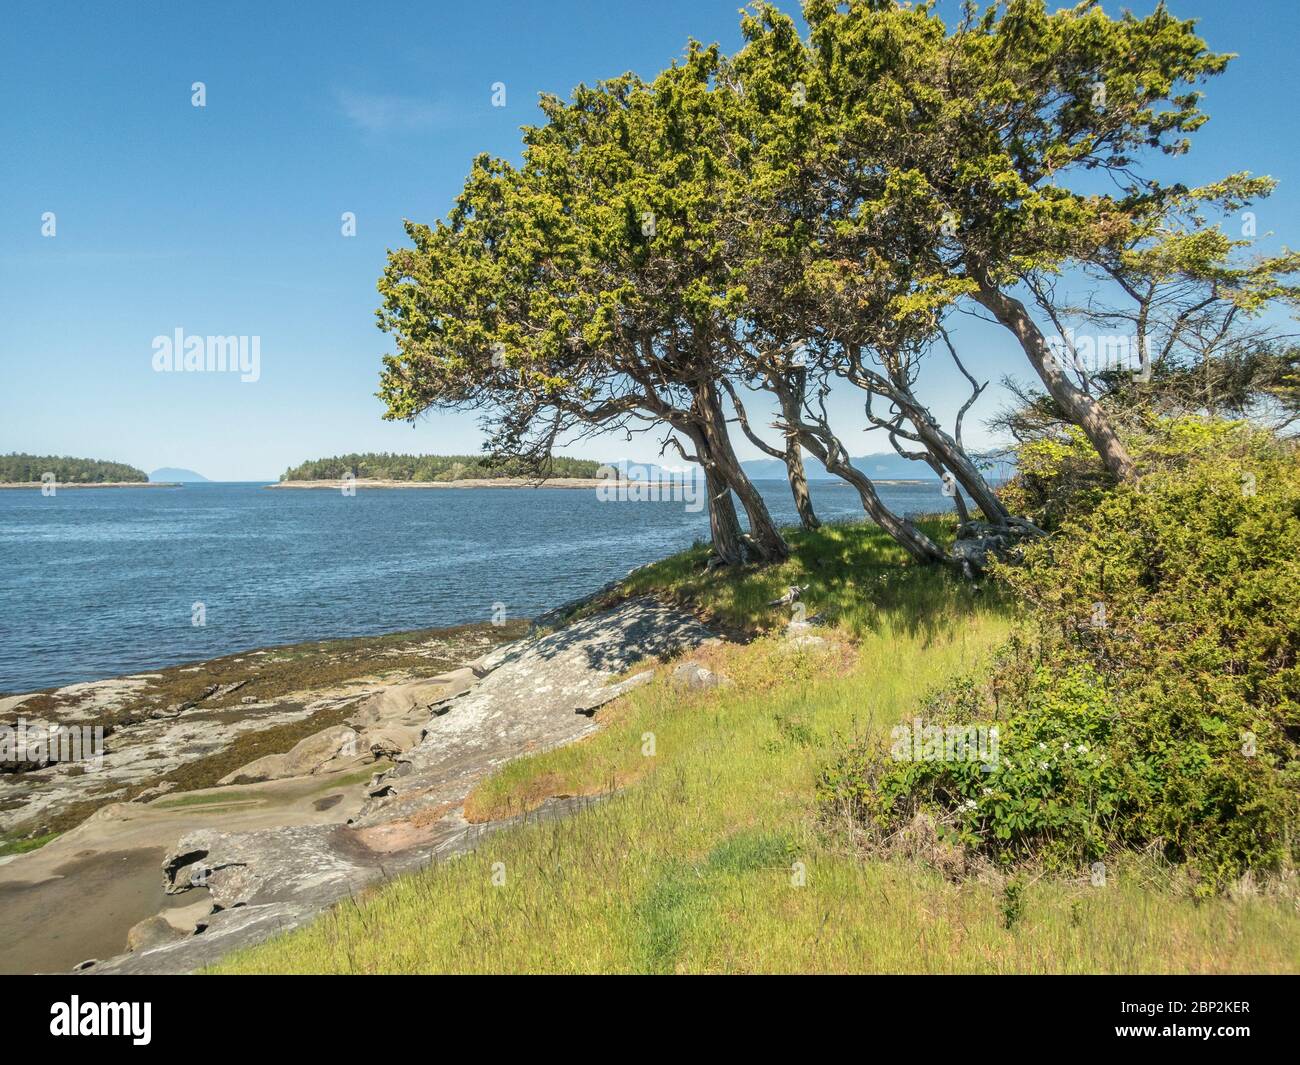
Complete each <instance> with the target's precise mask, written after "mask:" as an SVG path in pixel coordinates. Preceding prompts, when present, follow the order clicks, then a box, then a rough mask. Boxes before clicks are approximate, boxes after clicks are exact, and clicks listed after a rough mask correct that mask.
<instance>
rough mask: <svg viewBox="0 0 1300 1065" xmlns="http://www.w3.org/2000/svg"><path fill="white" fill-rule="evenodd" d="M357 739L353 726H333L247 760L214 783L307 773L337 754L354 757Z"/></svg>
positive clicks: (222, 783) (248, 780)
mask: <svg viewBox="0 0 1300 1065" xmlns="http://www.w3.org/2000/svg"><path fill="white" fill-rule="evenodd" d="M359 739H360V737H359V735H358V733H357V731H356V729H353V728H349V727H348V726H347V725H333V726H331V727H330V728H327V729H322V730H321V731H320V732H317V733H315V734H314V735H312V736H308V737H307V738H306V739H303V740H299V741H298V743H296V744H295V745H294V746H293V749H292V750H290V751H288V752H287V753H285V754H268V755H265V756H264V757H262V758H258V759H256V760H254V761H252V762H249V763H248V765H246V766H243V767H242V768H240V769H236V770H235V771H234V772H233V773H228V774H226V776H224V777H222V778H221V779H220V780H219V781H217V784H218V785H219V786H224V785H227V784H256V783H258V782H259V781H263V780H282V779H284V778H285V777H305V776H310V775H311V774H313V773H316V772H318V771H320V770H321V769H322V768H323V767H324V766H325V765H326V764H327V763H328V762H331V761H332V760H334V759H335V758H337V757H339V756H340V755H342V756H344V757H346V758H354V757H356V755H357V753H358V752H359V751H360V750H361V745H360V742H359Z"/></svg>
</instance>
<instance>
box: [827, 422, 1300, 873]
mask: <svg viewBox="0 0 1300 1065" xmlns="http://www.w3.org/2000/svg"><path fill="white" fill-rule="evenodd" d="M1141 455H1142V466H1143V469H1144V471H1145V472H1144V473H1143V476H1142V477H1141V478H1140V479H1139V480H1138V481H1137V482H1136V483H1135V484H1132V485H1124V486H1116V487H1112V488H1110V489H1109V490H1108V491H1106V492H1105V493H1104V494H1103V495H1102V497H1101V498H1100V499H1095V488H1094V487H1093V486H1086V487H1085V488H1084V489H1083V495H1084V497H1085V498H1086V499H1088V501H1089V502H1088V505H1087V506H1086V507H1085V506H1079V505H1077V501H1076V502H1075V503H1068V502H1067V506H1066V512H1067V514H1068V517H1066V518H1065V519H1064V520H1063V521H1062V523H1061V526H1060V528H1059V530H1058V531H1057V532H1056V533H1055V534H1054V535H1052V536H1050V537H1048V538H1046V539H1044V540H1042V541H1040V542H1038V543H1035V544H1033V545H1031V546H1029V547H1027V548H1026V549H1025V552H1024V561H1023V564H1022V565H1020V566H1014V567H1013V566H1004V567H1002V569H1001V572H1000V575H1001V576H1002V578H1003V579H1004V580H1005V582H1006V583H1007V584H1008V585H1009V586H1010V587H1011V588H1012V589H1013V590H1014V591H1016V592H1018V593H1019V594H1020V595H1021V596H1023V597H1024V598H1025V599H1026V600H1027V601H1028V602H1029V603H1030V604H1031V606H1032V608H1033V614H1034V618H1035V624H1034V628H1033V631H1032V633H1031V634H1030V635H1029V636H1028V637H1026V638H1023V639H1019V640H1015V641H1012V643H1011V644H1009V645H1008V647H1007V649H1006V651H1005V654H1004V655H1003V657H1002V660H1001V662H1000V663H999V665H998V667H997V668H996V669H995V670H994V672H993V674H992V676H991V678H990V679H989V680H988V681H987V682H986V683H984V684H983V685H982V686H976V685H973V684H971V683H970V682H967V683H966V684H963V685H957V686H955V687H953V688H952V689H950V690H948V691H947V692H945V693H944V695H943V697H942V698H940V699H939V700H938V701H937V702H936V703H935V704H934V705H933V706H932V707H931V715H932V719H934V720H938V721H940V722H944V721H962V722H975V721H978V722H980V723H982V724H984V725H987V726H992V725H996V726H997V727H998V729H999V740H1000V743H999V752H998V758H997V759H995V764H994V765H993V767H992V769H991V771H985V768H984V766H982V765H981V764H980V763H978V762H963V761H941V760H935V761H897V762H895V761H892V760H891V759H890V758H889V755H888V753H887V752H886V751H885V750H884V749H883V748H882V747H881V746H880V745H879V744H877V745H875V746H865V745H858V746H855V747H851V748H849V749H848V750H846V751H845V752H843V753H842V754H841V755H840V757H839V758H837V759H836V760H835V761H834V762H832V763H831V764H830V765H829V766H828V767H827V768H826V769H825V770H824V772H823V775H822V778H821V796H822V799H823V801H824V802H826V803H830V804H835V805H837V806H840V807H848V808H849V809H850V810H851V812H852V813H853V814H854V815H855V816H856V817H858V819H859V820H861V821H862V822H863V823H865V824H868V825H869V826H871V827H872V828H873V829H874V830H876V831H878V832H879V833H880V834H881V835H882V836H883V835H886V834H888V833H889V832H891V831H895V830H897V829H898V828H899V827H901V826H902V825H904V824H906V823H907V822H908V821H909V820H910V819H911V818H912V817H914V816H915V815H916V814H917V813H918V812H929V813H930V814H932V815H933V816H935V817H936V818H937V819H939V820H940V821H941V822H942V823H943V824H944V825H945V826H946V827H947V828H949V830H950V831H951V832H953V833H954V835H955V836H956V838H958V839H959V840H960V841H961V842H962V843H963V844H964V845H965V846H967V847H969V848H972V849H974V850H977V851H979V852H981V853H984V854H986V855H988V856H990V857H992V858H993V859H995V860H997V861H1000V862H1002V863H1010V862H1013V861H1017V860H1021V859H1026V858H1034V859H1037V860H1040V861H1042V862H1044V863H1045V864H1046V865H1047V866H1049V867H1052V868H1060V869H1068V868H1071V867H1077V866H1078V865H1079V864H1080V863H1084V862H1090V861H1094V860H1096V859H1099V858H1102V857H1104V856H1105V855H1107V854H1108V853H1110V852H1112V851H1114V850H1115V849H1117V848H1138V849H1152V850H1156V851H1158V852H1159V853H1161V854H1163V855H1164V856H1165V857H1166V858H1167V859H1169V860H1171V861H1174V862H1181V863H1186V865H1187V867H1188V869H1189V871H1190V872H1191V873H1192V875H1193V877H1194V878H1195V880H1196V883H1197V889H1198V890H1199V891H1201V892H1209V891H1213V890H1217V889H1220V888H1222V887H1223V886H1224V885H1225V884H1227V883H1229V882H1231V881H1232V880H1234V879H1235V878H1237V877H1240V876H1241V875H1243V874H1244V873H1246V872H1249V871H1256V872H1262V873H1267V872H1276V871H1278V870H1280V869H1284V868H1286V867H1287V866H1289V865H1290V864H1292V863H1294V862H1295V861H1296V860H1297V858H1300V839H1297V838H1296V837H1295V835H1294V829H1293V826H1294V824H1295V823H1296V819H1297V817H1300V746H1298V741H1300V665H1298V663H1297V655H1298V653H1300V464H1298V463H1297V456H1296V453H1295V450H1294V448H1293V447H1291V446H1289V445H1287V444H1285V443H1281V442H1278V441H1277V440H1275V439H1274V438H1272V437H1270V436H1269V435H1267V434H1265V433H1261V432H1258V431H1252V430H1250V429H1248V428H1247V427H1245V426H1241V425H1237V424H1232V423H1215V422H1200V421H1196V420H1192V419H1182V420H1179V421H1175V422H1171V423H1167V424H1163V425H1161V426H1159V427H1153V432H1152V434H1151V436H1150V438H1149V439H1147V440H1146V441H1145V444H1144V448H1143V451H1142V452H1141ZM1059 483H1060V482H1059V481H1058V482H1057V484H1058V485H1059Z"/></svg>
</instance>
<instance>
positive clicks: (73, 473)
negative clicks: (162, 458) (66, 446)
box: [0, 451, 149, 486]
mask: <svg viewBox="0 0 1300 1065" xmlns="http://www.w3.org/2000/svg"><path fill="white" fill-rule="evenodd" d="M46 474H53V475H54V480H55V482H56V483H58V484H60V485H104V486H107V485H120V484H148V483H149V475H148V474H147V473H145V472H144V470H140V469H136V467H134V466H128V465H127V464H126V463H124V462H109V461H107V460H105V459H78V458H72V457H71V456H68V455H27V454H23V453H20V452H17V451H14V452H11V453H10V454H8V455H0V484H7V485H28V484H40V483H42V479H45V477H46Z"/></svg>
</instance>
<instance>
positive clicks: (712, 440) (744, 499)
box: [695, 381, 790, 562]
mask: <svg viewBox="0 0 1300 1065" xmlns="http://www.w3.org/2000/svg"><path fill="white" fill-rule="evenodd" d="M695 407H696V411H697V413H698V414H699V416H700V420H701V426H700V428H701V430H702V431H703V433H704V436H705V439H706V440H707V445H706V447H707V450H708V452H709V456H710V458H711V460H712V461H713V462H714V463H715V465H716V467H717V470H718V473H719V475H720V476H721V477H722V478H723V479H724V480H725V481H726V482H727V483H728V484H729V485H730V487H731V490H732V491H734V492H735V493H736V496H737V497H738V498H739V499H740V505H741V506H743V507H744V508H745V515H746V516H747V517H748V518H749V541H750V544H751V545H752V546H753V549H754V551H755V553H756V554H757V555H758V557H759V558H760V559H762V560H763V561H764V562H780V561H783V560H784V559H786V558H789V556H790V546H789V545H788V544H787V543H786V542H785V538H784V537H783V536H782V535H781V531H780V530H779V529H778V528H777V527H776V523H775V522H774V521H772V515H771V514H770V513H769V512H768V509H767V504H766V503H764V502H763V497H762V495H761V494H760V493H759V491H758V489H757V488H755V487H754V482H753V481H751V480H750V479H749V475H748V474H746V473H745V471H744V470H743V469H742V468H741V465H740V460H739V459H737V458H736V452H735V450H734V449H733V448H732V446H731V438H730V436H728V434H727V419H726V415H725V414H724V413H723V410H722V403H721V401H720V399H719V396H718V390H717V388H716V387H715V386H714V384H713V382H711V381H706V382H704V383H703V384H701V385H700V386H699V387H698V388H697V389H696V403H695Z"/></svg>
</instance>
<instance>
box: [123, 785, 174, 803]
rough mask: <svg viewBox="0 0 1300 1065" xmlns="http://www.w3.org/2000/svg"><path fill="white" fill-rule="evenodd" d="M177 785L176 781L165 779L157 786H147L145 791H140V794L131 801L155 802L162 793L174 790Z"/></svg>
mask: <svg viewBox="0 0 1300 1065" xmlns="http://www.w3.org/2000/svg"><path fill="white" fill-rule="evenodd" d="M175 787H176V781H174V780H164V781H163V782H162V783H161V784H158V785H156V786H155V787H152V788H145V789H144V791H142V792H140V794H139V795H137V796H136V797H135V798H134V799H132V800H131V801H132V802H153V800H154V799H156V798H158V797H159V796H161V795H166V794H167V793H168V792H169V791H172V790H174V789H175Z"/></svg>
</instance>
